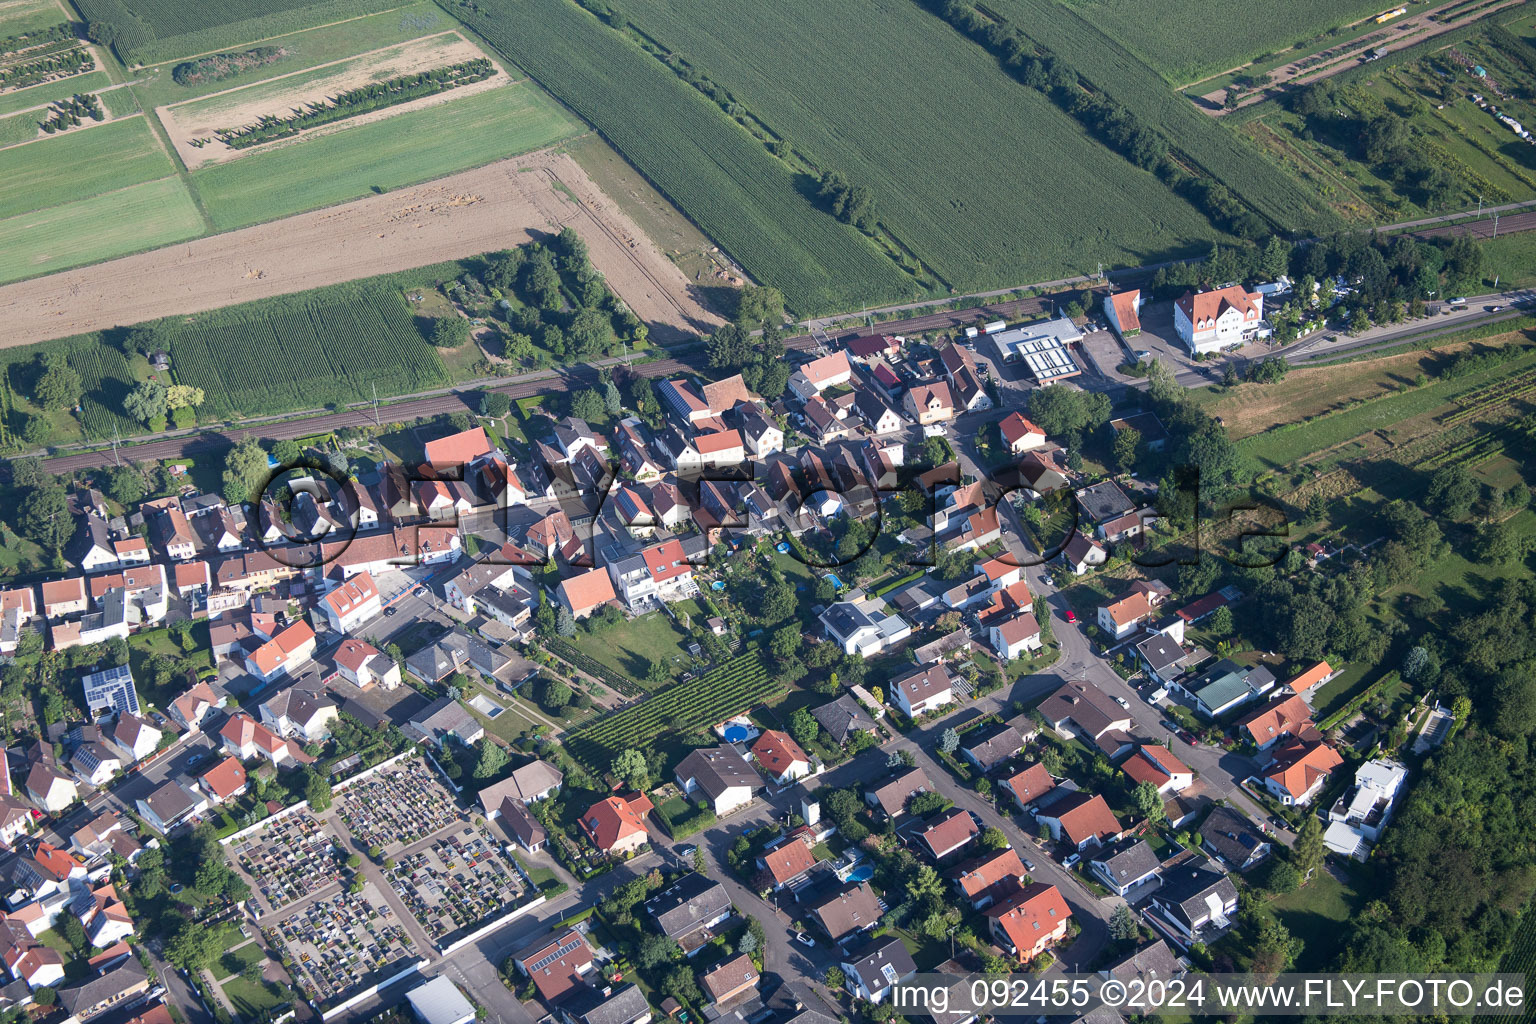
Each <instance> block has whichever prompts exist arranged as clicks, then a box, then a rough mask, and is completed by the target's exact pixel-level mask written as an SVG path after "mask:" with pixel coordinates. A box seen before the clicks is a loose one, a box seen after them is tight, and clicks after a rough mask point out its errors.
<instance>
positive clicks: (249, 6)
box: [75, 0, 401, 64]
mask: <svg viewBox="0 0 1536 1024" xmlns="http://www.w3.org/2000/svg"><path fill="white" fill-rule="evenodd" d="M75 6H76V7H77V8H78V9H79V11H80V13H81V14H82V15H84V17H85V18H86V20H87V21H90V22H94V23H102V24H104V25H105V26H108V28H107V31H108V32H109V33H110V34H111V37H112V47H113V49H114V50H116V51H117V53H118V55H119V56H121V57H122V58H123V59H124V60H125V61H128V62H130V63H135V64H153V63H157V62H159V61H165V60H171V59H174V58H177V57H187V56H191V55H192V54H197V53H208V52H211V51H214V50H221V49H225V48H228V47H233V46H238V45H239V44H241V43H246V42H249V41H250V40H253V39H265V38H268V37H270V36H276V35H282V34H284V33H287V32H296V31H299V30H301V29H306V28H313V27H314V26H316V25H328V24H330V23H332V22H337V21H343V20H345V19H348V18H357V17H361V16H363V15H367V14H373V13H376V12H378V11H382V10H389V9H390V8H393V7H398V6H401V5H400V3H399V2H398V0H198V2H197V3H186V2H184V0H79V2H78V3H76V5H75Z"/></svg>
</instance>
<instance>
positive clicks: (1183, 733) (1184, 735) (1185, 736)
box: [1179, 729, 1195, 747]
mask: <svg viewBox="0 0 1536 1024" xmlns="http://www.w3.org/2000/svg"><path fill="white" fill-rule="evenodd" d="M1179 739H1181V740H1183V741H1184V742H1185V743H1188V744H1189V745H1190V746H1192V747H1193V746H1194V745H1195V738H1194V736H1192V735H1190V733H1189V732H1188V730H1185V729H1180V730H1179Z"/></svg>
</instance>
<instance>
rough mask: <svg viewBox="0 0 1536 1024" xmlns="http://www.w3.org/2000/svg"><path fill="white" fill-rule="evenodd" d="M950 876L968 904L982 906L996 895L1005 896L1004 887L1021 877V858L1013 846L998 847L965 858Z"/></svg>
mask: <svg viewBox="0 0 1536 1024" xmlns="http://www.w3.org/2000/svg"><path fill="white" fill-rule="evenodd" d="M949 877H950V878H951V879H952V880H953V881H954V883H955V888H956V889H959V890H960V894H961V895H962V896H964V897H965V898H966V899H967V900H969V901H970V904H971V906H972V907H974V908H975V909H977V910H982V909H984V908H986V907H989V906H991V905H992V904H993V903H995V902H997V899H998V897H999V896H1005V895H1006V890H1008V889H1009V888H1011V887H1012V886H1013V885H1015V884H1017V882H1018V880H1019V879H1021V878H1023V877H1024V862H1023V861H1021V860H1019V855H1018V854H1017V853H1015V852H1014V851H1013V850H1012V849H1004V850H998V851H997V852H995V853H989V854H987V855H986V856H983V857H977V858H976V859H975V860H969V861H966V862H965V863H964V864H961V865H960V866H959V867H958V868H955V869H954V870H953V871H951V872H950V873H949Z"/></svg>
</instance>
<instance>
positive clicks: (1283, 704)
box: [1237, 693, 1312, 746]
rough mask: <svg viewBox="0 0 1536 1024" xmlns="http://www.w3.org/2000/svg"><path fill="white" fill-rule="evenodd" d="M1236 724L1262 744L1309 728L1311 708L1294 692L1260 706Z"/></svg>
mask: <svg viewBox="0 0 1536 1024" xmlns="http://www.w3.org/2000/svg"><path fill="white" fill-rule="evenodd" d="M1237 724H1238V726H1239V727H1240V728H1242V729H1246V730H1247V732H1248V736H1249V738H1251V739H1252V740H1253V742H1255V743H1257V744H1259V745H1260V746H1263V745H1264V744H1266V743H1268V742H1270V741H1271V740H1277V739H1280V738H1281V737H1284V736H1288V735H1289V736H1300V735H1301V734H1302V733H1303V732H1304V731H1306V730H1308V729H1311V728H1312V709H1311V708H1309V707H1307V701H1306V698H1304V697H1302V695H1301V694H1299V693H1296V694H1292V695H1291V696H1289V697H1287V698H1285V699H1284V700H1277V701H1275V702H1274V703H1272V704H1269V705H1268V706H1266V707H1262V708H1260V709H1259V710H1257V711H1255V712H1254V713H1253V714H1251V715H1249V716H1248V717H1246V718H1244V719H1242V720H1241V721H1239V722H1238V723H1237Z"/></svg>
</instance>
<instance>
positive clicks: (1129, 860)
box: [1093, 839, 1160, 885]
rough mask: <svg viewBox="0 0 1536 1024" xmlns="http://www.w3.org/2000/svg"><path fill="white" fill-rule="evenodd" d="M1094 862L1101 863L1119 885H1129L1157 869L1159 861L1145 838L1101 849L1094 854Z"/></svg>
mask: <svg viewBox="0 0 1536 1024" xmlns="http://www.w3.org/2000/svg"><path fill="white" fill-rule="evenodd" d="M1093 861H1094V863H1095V864H1103V865H1104V867H1105V869H1106V870H1108V872H1109V877H1111V878H1113V879H1114V880H1115V881H1116V883H1118V884H1120V885H1130V884H1132V883H1133V882H1136V881H1138V880H1139V879H1142V878H1145V877H1146V876H1147V875H1148V874H1150V873H1151V872H1153V871H1156V870H1157V866H1158V864H1159V863H1160V862H1159V861H1158V859H1157V853H1156V852H1155V851H1154V850H1153V849H1152V844H1151V843H1149V842H1147V841H1146V840H1145V839H1142V840H1138V841H1135V842H1127V843H1117V844H1116V845H1115V846H1112V847H1110V848H1108V849H1105V850H1101V851H1099V853H1097V854H1095V855H1094V858H1093Z"/></svg>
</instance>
